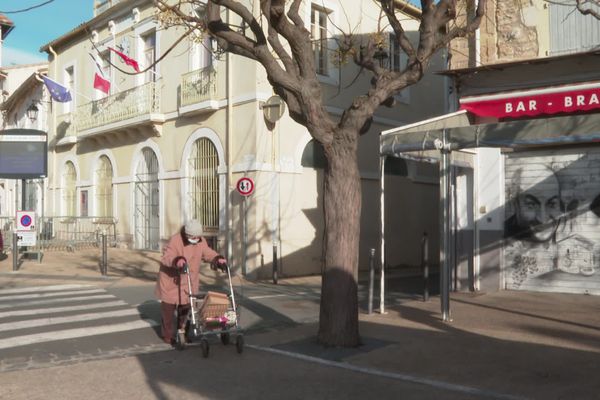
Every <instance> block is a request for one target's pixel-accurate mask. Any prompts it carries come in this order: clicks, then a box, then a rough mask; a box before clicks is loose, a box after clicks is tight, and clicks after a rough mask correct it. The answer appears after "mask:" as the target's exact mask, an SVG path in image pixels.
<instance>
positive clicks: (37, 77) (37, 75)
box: [35, 72, 92, 101]
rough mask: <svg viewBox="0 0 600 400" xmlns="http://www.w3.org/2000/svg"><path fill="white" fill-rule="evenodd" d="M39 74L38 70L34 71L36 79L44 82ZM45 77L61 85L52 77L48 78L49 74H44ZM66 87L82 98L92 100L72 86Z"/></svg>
mask: <svg viewBox="0 0 600 400" xmlns="http://www.w3.org/2000/svg"><path fill="white" fill-rule="evenodd" d="M40 75H41V74H40V73H39V72H36V74H35V77H36V79H37V80H38V81H40V82H44V81H43V80H42V79H41V78H40ZM45 77H46V79H48V80H49V81H52V82H54V83H56V84H57V85H60V86H63V85H62V84H61V83H59V82H56V81H55V80H54V79H52V78H50V77H49V76H47V75H45ZM67 89H68V90H69V91H72V92H73V93H75V94H76V95H78V96H81V97H83V98H84V99H86V100H89V101H92V99H91V98H90V97H88V96H86V95H84V94H83V93H80V92H78V91H77V90H75V89H73V88H67Z"/></svg>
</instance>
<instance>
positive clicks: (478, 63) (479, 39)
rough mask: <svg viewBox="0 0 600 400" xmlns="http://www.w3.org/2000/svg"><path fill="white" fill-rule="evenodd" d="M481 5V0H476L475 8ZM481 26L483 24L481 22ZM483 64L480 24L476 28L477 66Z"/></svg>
mask: <svg viewBox="0 0 600 400" xmlns="http://www.w3.org/2000/svg"><path fill="white" fill-rule="evenodd" d="M478 7H479V0H475V10H477V8H478ZM480 26H481V24H480ZM480 65H481V29H479V26H478V27H477V29H476V30H475V66H476V67H479V66H480Z"/></svg>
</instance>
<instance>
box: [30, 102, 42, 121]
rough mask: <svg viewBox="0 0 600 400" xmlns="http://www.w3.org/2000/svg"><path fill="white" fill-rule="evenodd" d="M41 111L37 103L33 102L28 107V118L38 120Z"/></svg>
mask: <svg viewBox="0 0 600 400" xmlns="http://www.w3.org/2000/svg"><path fill="white" fill-rule="evenodd" d="M39 112H40V110H39V109H38V108H37V106H36V105H35V103H31V104H30V105H29V107H28V108H27V118H29V120H30V121H31V122H34V121H35V120H37V117H38V113H39Z"/></svg>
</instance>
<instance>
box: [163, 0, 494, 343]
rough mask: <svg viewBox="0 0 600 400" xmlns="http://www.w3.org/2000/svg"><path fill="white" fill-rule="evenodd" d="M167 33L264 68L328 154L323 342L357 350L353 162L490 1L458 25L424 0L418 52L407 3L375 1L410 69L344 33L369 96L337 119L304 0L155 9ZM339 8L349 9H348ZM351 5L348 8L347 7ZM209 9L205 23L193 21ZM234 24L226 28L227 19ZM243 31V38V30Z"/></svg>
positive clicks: (345, 52) (346, 51) (372, 38)
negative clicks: (181, 32) (380, 112)
mask: <svg viewBox="0 0 600 400" xmlns="http://www.w3.org/2000/svg"><path fill="white" fill-rule="evenodd" d="M155 1H156V4H157V6H158V7H159V9H160V11H161V20H162V21H163V23H164V24H165V25H170V26H183V27H185V28H186V29H190V28H193V29H199V30H204V31H207V32H208V33H209V34H210V35H211V36H212V37H213V38H215V39H216V40H217V43H218V45H219V46H220V48H221V49H223V50H224V51H227V52H231V53H234V54H237V55H240V56H243V57H247V58H249V59H252V60H255V61H257V62H258V63H260V64H261V65H262V66H263V67H264V68H265V70H266V74H267V78H268V80H269V83H270V84H271V85H272V86H273V90H274V91H275V93H277V94H278V95H279V96H281V97H282V98H283V100H284V101H285V102H286V104H287V106H288V109H289V113H290V116H291V118H293V120H294V121H296V122H297V123H299V124H301V125H303V126H305V127H306V128H307V129H308V131H309V132H310V134H311V135H312V137H313V138H314V139H315V140H316V141H317V142H318V143H320V144H321V145H322V146H323V149H324V152H325V156H326V159H327V168H326V170H325V185H324V214H325V232H326V233H325V235H326V237H325V246H324V248H325V254H324V260H325V270H324V273H323V280H322V288H321V289H322V290H321V305H320V316H319V331H318V340H319V342H320V343H322V344H324V345H328V346H346V347H350V346H357V345H358V344H359V340H360V337H359V329H358V297H357V274H358V249H359V230H360V210H361V186H360V175H359V169H358V162H357V161H358V160H357V146H358V139H359V137H360V135H362V134H363V133H365V132H366V131H367V130H368V127H369V125H370V123H371V120H372V118H373V114H374V112H375V110H376V109H377V108H378V107H379V106H380V105H381V104H386V103H387V101H388V99H390V98H392V97H393V96H394V95H395V94H397V93H399V92H400V91H401V90H402V89H403V88H405V87H407V86H410V85H413V84H415V83H417V82H418V81H419V80H420V79H421V78H422V77H423V75H424V73H425V71H426V69H427V66H428V64H429V63H430V60H431V59H432V57H433V56H434V55H435V54H436V52H437V51H438V50H440V49H442V48H444V47H446V46H447V45H448V43H449V42H450V41H451V40H452V39H454V38H458V37H464V36H467V35H468V34H470V33H471V32H474V31H475V30H476V29H477V27H478V26H479V23H480V21H481V19H482V16H483V10H484V9H485V3H486V0H479V2H478V6H477V9H476V12H475V13H473V14H471V15H469V16H463V17H462V21H461V23H458V17H457V1H456V0H439V1H437V2H436V1H434V0H421V9H422V15H421V23H420V28H419V37H418V40H417V43H416V44H415V43H412V42H411V41H410V40H409V38H408V36H407V32H406V31H405V30H404V28H403V25H402V22H401V21H400V18H399V15H400V14H399V13H400V10H401V9H402V8H403V7H406V6H407V5H406V3H404V2H403V1H399V0H374V4H377V5H378V6H379V7H380V8H381V13H380V15H381V18H382V21H381V22H382V25H383V24H386V25H389V26H390V27H391V29H393V32H394V34H395V35H394V37H395V40H397V42H398V45H399V47H400V48H401V49H402V51H404V52H405V53H406V55H407V62H406V65H404V66H403V68H402V69H401V71H399V72H395V71H391V70H389V69H386V68H383V67H382V66H381V65H380V63H379V62H378V61H377V58H376V56H375V55H376V52H377V51H378V49H380V47H381V45H382V43H381V37H382V35H378V34H377V32H374V34H372V35H368V37H367V38H366V39H365V38H362V39H361V40H360V41H359V40H358V38H357V37H356V36H354V35H352V34H350V33H344V32H340V34H339V54H340V57H342V58H344V57H347V58H348V59H351V60H352V61H353V62H354V63H355V64H356V65H358V66H360V68H361V69H362V70H363V71H368V72H369V73H370V74H371V76H372V77H371V87H370V89H369V90H368V91H367V92H366V93H364V94H363V95H361V96H357V97H356V98H354V99H353V101H352V104H351V105H350V106H349V107H348V108H347V109H346V110H345V111H344V112H343V114H342V115H341V117H339V118H337V119H336V118H334V117H333V116H332V115H330V114H329V113H328V112H327V110H326V108H325V101H324V99H323V96H322V92H321V84H320V83H319V80H318V77H317V70H316V67H315V59H314V52H313V44H314V43H313V40H312V38H311V33H310V31H309V30H308V29H307V26H309V27H310V25H307V24H306V22H305V21H304V20H303V19H302V17H301V16H300V12H299V11H300V6H301V3H302V1H303V0H288V1H286V0H260V1H259V2H258V3H256V5H257V6H258V7H257V9H255V10H254V9H251V8H248V6H247V5H246V4H248V3H249V2H242V1H235V0H208V1H207V2H206V3H205V2H202V1H200V0H177V1H167V0H155ZM342 3H343V2H342ZM351 3H352V2H351V1H348V2H347V6H350V5H351ZM204 4H206V7H207V8H206V16H205V17H203V16H200V15H196V14H194V13H190V12H189V11H190V9H195V8H197V7H200V6H202V5H204ZM224 9H226V10H228V11H229V13H228V15H231V13H232V14H233V15H235V16H236V17H235V18H236V20H237V21H241V22H237V24H238V26H234V25H232V23H231V21H232V19H231V18H229V19H227V18H226V20H225V21H224V20H223V19H222V16H223V13H222V11H223V10H224ZM240 25H241V26H243V27H245V28H246V29H240Z"/></svg>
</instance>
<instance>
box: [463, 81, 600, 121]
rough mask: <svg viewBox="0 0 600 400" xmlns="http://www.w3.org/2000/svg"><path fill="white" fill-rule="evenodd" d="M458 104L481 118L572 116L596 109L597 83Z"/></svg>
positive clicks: (598, 100) (599, 102)
mask: <svg viewBox="0 0 600 400" xmlns="http://www.w3.org/2000/svg"><path fill="white" fill-rule="evenodd" d="M460 103H461V107H460V108H461V109H462V110H467V111H469V112H472V113H473V114H475V115H479V116H482V117H496V118H506V117H509V118H518V117H523V116H530V117H531V116H536V115H552V114H558V113H576V112H580V111H589V110H595V109H600V83H591V84H590V83H588V84H584V85H570V86H563V87H554V88H547V89H537V90H530V91H521V92H512V93H500V94H496V95H487V96H474V97H465V98H463V99H461V100H460Z"/></svg>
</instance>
